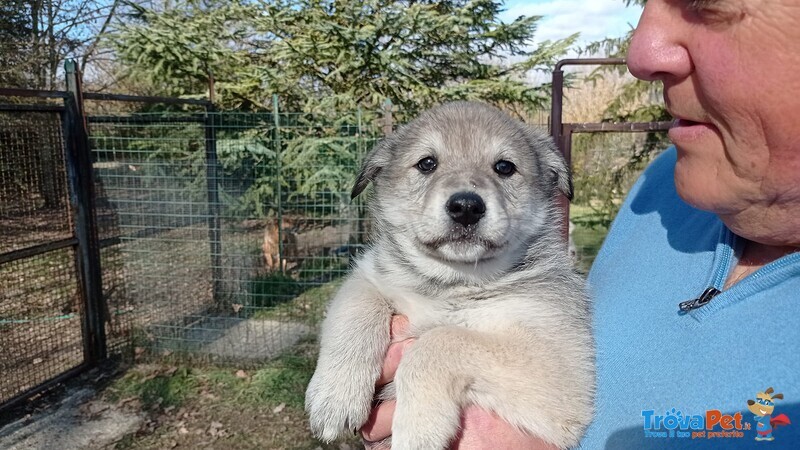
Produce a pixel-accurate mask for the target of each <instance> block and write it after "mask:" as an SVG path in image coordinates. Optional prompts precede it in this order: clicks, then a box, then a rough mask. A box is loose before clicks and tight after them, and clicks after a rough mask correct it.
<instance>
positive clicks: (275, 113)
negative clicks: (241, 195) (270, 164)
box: [272, 94, 284, 271]
mask: <svg viewBox="0 0 800 450" xmlns="http://www.w3.org/2000/svg"><path fill="white" fill-rule="evenodd" d="M272 120H273V122H274V123H275V130H274V133H275V134H274V138H273V140H272V142H274V144H275V171H276V172H277V174H276V176H275V183H276V184H277V186H276V189H275V192H276V194H277V199H278V224H277V225H278V267H279V268H280V269H281V271H282V270H283V251H284V249H283V192H282V191H283V188H282V186H281V185H282V182H281V181H282V180H281V175H282V174H281V171H282V169H281V128H280V127H281V116H280V110H279V109H278V94H272Z"/></svg>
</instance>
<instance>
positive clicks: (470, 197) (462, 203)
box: [444, 192, 486, 226]
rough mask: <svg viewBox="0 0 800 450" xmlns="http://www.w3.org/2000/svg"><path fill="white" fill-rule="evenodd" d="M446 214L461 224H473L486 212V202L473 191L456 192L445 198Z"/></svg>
mask: <svg viewBox="0 0 800 450" xmlns="http://www.w3.org/2000/svg"><path fill="white" fill-rule="evenodd" d="M444 207H445V209H447V214H448V215H449V216H450V217H451V218H452V219H453V220H455V221H456V222H458V223H460V224H461V225H464V226H467V225H474V224H476V223H478V221H479V220H481V217H483V215H484V214H485V213H486V204H484V203H483V199H482V198H481V196H480V195H478V194H476V193H474V192H458V193H456V194H453V195H452V196H451V197H450V199H448V200H447V204H446V205H445V206H444Z"/></svg>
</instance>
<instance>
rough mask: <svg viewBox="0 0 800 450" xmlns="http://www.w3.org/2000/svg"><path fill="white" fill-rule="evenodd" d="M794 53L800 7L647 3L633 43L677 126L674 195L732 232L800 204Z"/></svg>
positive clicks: (799, 64)
mask: <svg viewBox="0 0 800 450" xmlns="http://www.w3.org/2000/svg"><path fill="white" fill-rule="evenodd" d="M799 46H800V0H705V1H690V0H650V1H648V2H647V4H646V6H645V10H644V12H643V14H642V18H641V20H640V22H639V26H638V28H637V29H636V32H635V34H634V37H633V41H632V42H631V46H630V51H629V54H628V67H629V69H630V71H631V73H633V74H634V75H635V76H636V77H638V78H642V79H645V80H659V81H661V82H663V84H664V100H665V102H666V106H667V109H668V110H669V112H670V113H671V114H672V115H673V117H675V118H676V119H678V120H677V122H676V125H675V126H674V127H673V128H672V129H671V130H670V133H669V137H670V139H671V140H672V141H673V142H674V143H675V146H676V147H677V149H678V162H677V165H676V167H675V182H676V186H677V190H678V193H679V194H680V195H681V197H682V198H683V199H684V200H686V201H687V202H688V203H690V204H692V205H694V206H696V207H697V208H700V209H703V210H707V211H711V212H714V213H716V214H718V215H719V216H720V217H721V218H722V219H723V221H725V223H726V224H727V225H728V226H729V227H731V229H733V230H734V231H735V232H736V231H738V230H737V229H743V228H749V227H752V225H753V224H754V223H758V222H759V221H765V220H769V218H770V215H771V214H773V213H775V212H777V211H779V209H780V208H791V207H794V208H797V207H798V205H800V47H799ZM776 208H777V209H776ZM761 238H762V239H763V240H765V241H769V240H770V237H769V236H763V237H761ZM764 243H768V242H764Z"/></svg>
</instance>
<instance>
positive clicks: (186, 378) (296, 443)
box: [104, 339, 360, 450]
mask: <svg viewBox="0 0 800 450" xmlns="http://www.w3.org/2000/svg"><path fill="white" fill-rule="evenodd" d="M316 355H317V348H316V345H315V343H314V340H313V339H307V340H305V341H302V342H300V343H299V344H297V345H296V346H294V347H293V348H291V349H290V350H288V351H287V352H285V353H283V354H282V355H280V356H279V357H278V358H276V359H275V360H273V361H270V362H268V363H266V364H264V365H262V366H260V367H258V368H255V369H248V370H242V369H237V368H236V367H230V366H229V367H223V366H213V365H205V366H203V365H196V366H193V367H191V368H180V369H178V368H176V367H175V366H172V365H170V364H169V362H170V357H166V358H163V359H162V360H163V361H164V362H163V363H162V364H157V365H156V364H140V365H137V366H134V367H133V368H132V369H130V370H129V371H128V372H127V373H126V374H125V375H124V376H122V377H121V378H119V379H117V380H115V381H114V382H113V383H112V384H111V385H110V386H109V387H108V388H107V389H106V391H105V393H104V397H105V398H106V399H107V400H109V401H112V402H115V403H117V404H118V405H120V406H121V407H125V408H129V409H130V408H133V409H136V410H137V411H140V413H141V414H144V415H145V416H146V418H147V420H146V426H145V427H144V428H143V429H141V430H139V431H138V432H137V433H134V434H131V435H128V436H125V438H124V439H122V440H121V441H120V442H118V443H117V445H116V448H117V449H128V450H143V449H163V448H175V447H178V448H235V449H276V450H277V449H307V450H312V449H323V450H333V449H339V448H345V447H344V446H343V445H342V444H343V443H345V444H347V446H348V447H349V448H359V447H360V439H359V438H358V437H356V436H350V437H348V438H346V439H345V440H344V441H340V442H335V443H332V444H326V443H322V442H319V441H317V440H316V439H315V438H314V437H313V436H312V435H311V432H310V431H309V426H308V422H307V418H306V415H305V412H304V411H303V408H304V402H305V400H304V398H305V389H306V386H307V385H308V381H309V380H310V379H311V375H312V374H313V371H314V361H315V360H316ZM178 362H179V361H178Z"/></svg>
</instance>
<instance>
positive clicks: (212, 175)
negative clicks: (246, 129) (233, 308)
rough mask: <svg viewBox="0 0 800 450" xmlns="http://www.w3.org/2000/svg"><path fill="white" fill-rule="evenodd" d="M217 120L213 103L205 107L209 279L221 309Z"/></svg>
mask: <svg viewBox="0 0 800 450" xmlns="http://www.w3.org/2000/svg"><path fill="white" fill-rule="evenodd" d="M218 118H219V115H218V114H217V111H216V108H214V104H213V103H209V104H208V105H206V114H205V132H206V133H205V139H206V190H207V191H208V242H209V245H210V246H211V248H210V250H211V277H212V283H213V291H214V292H213V293H212V295H213V299H214V304H215V305H216V306H217V307H218V308H220V309H221V308H222V306H223V305H222V237H221V231H220V218H219V215H220V214H219V206H220V205H219V185H218V182H219V172H218V168H219V164H218V161H217V126H216V122H217V119H218Z"/></svg>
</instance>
